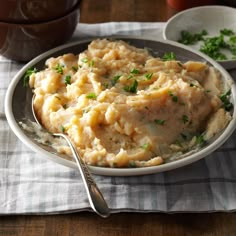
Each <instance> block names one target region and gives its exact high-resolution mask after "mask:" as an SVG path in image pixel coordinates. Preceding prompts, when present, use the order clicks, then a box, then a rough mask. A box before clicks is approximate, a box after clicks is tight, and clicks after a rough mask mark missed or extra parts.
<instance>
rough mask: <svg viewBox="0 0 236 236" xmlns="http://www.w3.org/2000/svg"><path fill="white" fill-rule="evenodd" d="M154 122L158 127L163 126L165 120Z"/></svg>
mask: <svg viewBox="0 0 236 236" xmlns="http://www.w3.org/2000/svg"><path fill="white" fill-rule="evenodd" d="M154 122H155V123H156V124H158V125H164V124H165V120H159V119H155V120H154Z"/></svg>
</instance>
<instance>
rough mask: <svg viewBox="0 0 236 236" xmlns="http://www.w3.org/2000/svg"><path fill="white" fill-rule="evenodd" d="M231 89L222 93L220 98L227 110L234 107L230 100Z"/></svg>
mask: <svg viewBox="0 0 236 236" xmlns="http://www.w3.org/2000/svg"><path fill="white" fill-rule="evenodd" d="M230 95H231V90H228V91H227V92H225V93H223V94H221V95H220V100H221V101H222V103H223V106H224V108H225V110H226V111H230V110H231V109H232V108H233V104H232V103H231V102H230Z"/></svg>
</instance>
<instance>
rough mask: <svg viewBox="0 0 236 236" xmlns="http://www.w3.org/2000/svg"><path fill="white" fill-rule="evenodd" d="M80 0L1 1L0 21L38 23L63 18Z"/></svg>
mask: <svg viewBox="0 0 236 236" xmlns="http://www.w3.org/2000/svg"><path fill="white" fill-rule="evenodd" d="M78 1H79V0H0V21H4V22H11V23H37V22H43V21H49V20H53V19H56V18H58V17H62V16H63V15H65V14H67V13H68V12H70V11H71V10H72V9H73V8H74V7H75V6H76V4H77V3H78Z"/></svg>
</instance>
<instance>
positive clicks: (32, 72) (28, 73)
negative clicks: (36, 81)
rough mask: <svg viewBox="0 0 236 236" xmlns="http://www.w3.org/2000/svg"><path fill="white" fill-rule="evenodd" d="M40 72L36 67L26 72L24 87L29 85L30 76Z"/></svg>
mask: <svg viewBox="0 0 236 236" xmlns="http://www.w3.org/2000/svg"><path fill="white" fill-rule="evenodd" d="M36 72H38V70H37V69H36V68H32V67H31V68H29V69H28V70H27V71H26V72H25V74H24V77H23V86H24V87H28V85H29V79H30V76H31V75H32V74H34V73H36Z"/></svg>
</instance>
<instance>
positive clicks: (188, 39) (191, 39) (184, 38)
mask: <svg viewBox="0 0 236 236" xmlns="http://www.w3.org/2000/svg"><path fill="white" fill-rule="evenodd" d="M205 35H207V31H206V30H202V31H201V32H200V33H195V34H192V33H190V32H189V31H187V30H183V31H181V32H180V36H181V38H180V39H179V40H178V42H179V43H182V44H185V45H193V44H195V43H197V42H198V41H200V40H203V36H205Z"/></svg>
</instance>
